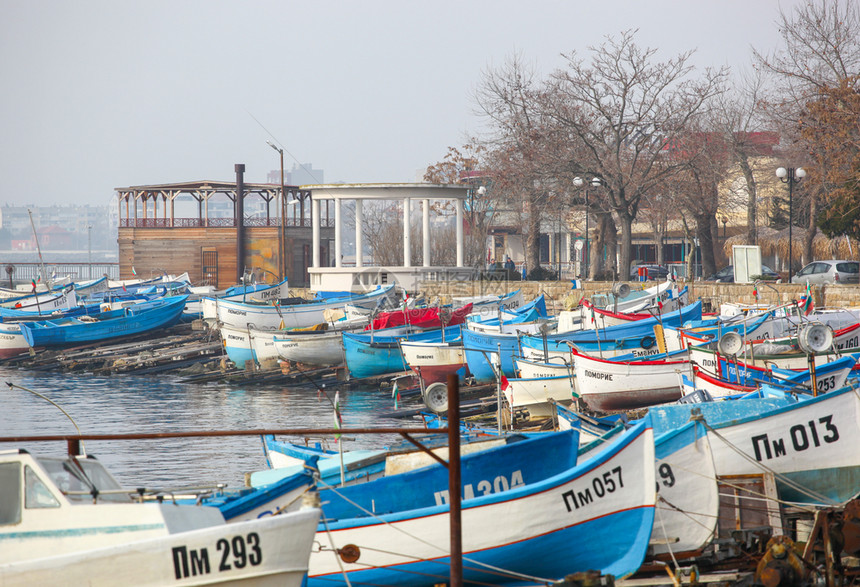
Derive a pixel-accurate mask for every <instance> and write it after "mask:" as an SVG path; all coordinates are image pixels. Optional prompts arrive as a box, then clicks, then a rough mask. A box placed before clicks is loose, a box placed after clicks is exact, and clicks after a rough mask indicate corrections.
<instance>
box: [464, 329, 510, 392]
mask: <svg viewBox="0 0 860 587" xmlns="http://www.w3.org/2000/svg"><path fill="white" fill-rule="evenodd" d="M463 351H464V352H465V354H466V365H468V367H469V372H470V373H471V374H472V376H473V377H474V378H475V382H476V383H479V384H481V383H495V382H496V381H497V380H498V378H499V376H498V374H497V373H498V372H499V371H501V373H502V374H503V375H505V376H506V377H515V376H516V369H515V366H514V355H515V354H520V337H519V336H518V335H517V334H516V333H493V332H476V331H474V330H472V329H470V328H464V329H463Z"/></svg>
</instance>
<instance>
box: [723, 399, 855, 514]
mask: <svg viewBox="0 0 860 587" xmlns="http://www.w3.org/2000/svg"><path fill="white" fill-rule="evenodd" d="M706 421H707V416H706ZM711 426H712V427H713V429H714V433H712V434H711V435H710V436H711V450H712V451H713V454H714V462H715V463H716V466H717V474H718V475H720V476H721V477H733V476H739V475H757V474H759V475H760V474H762V473H764V472H772V473H775V474H776V475H775V477H776V479H775V480H776V485H777V489H778V491H779V495H780V498H781V499H783V500H785V501H792V502H801V503H815V504H823V505H834V504H838V503H843V502H845V501H847V500H848V499H851V498H852V497H855V496H856V495H857V492H858V488H860V451H858V450H857V447H858V446H860V394H858V391H857V389H856V388H852V387H844V388H842V389H840V390H836V391H831V392H828V393H825V394H823V395H819V396H818V397H814V398H809V399H805V400H803V401H799V402H797V403H796V404H792V405H789V406H787V407H783V408H779V409H776V410H773V411H771V412H766V413H763V414H752V415H749V416H746V417H740V418H732V419H730V420H727V421H725V422H720V423H717V422H714V423H712V424H711Z"/></svg>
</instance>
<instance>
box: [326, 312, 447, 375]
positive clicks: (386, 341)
mask: <svg viewBox="0 0 860 587" xmlns="http://www.w3.org/2000/svg"><path fill="white" fill-rule="evenodd" d="M393 330H395V331H397V333H396V334H394V335H390V334H388V333H387V331H388V329H383V330H378V331H376V332H372V333H371V332H368V331H365V332H361V333H357V332H344V333H343V337H342V339H343V352H344V358H345V360H346V367H347V369H349V374H350V375H351V376H352V377H357V378H362V377H373V376H375V375H384V374H386V373H399V372H400V371H408V370H409V364H408V363H407V362H406V359H405V358H404V356H403V351H402V350H401V349H400V341H401V340H409V341H413V342H446V341H447V342H452V341H456V340H459V339H460V335H461V327H460V325H459V324H458V325H455V326H447V327H445V328H444V329H442V328H436V329H433V330H427V331H424V332H413V333H408V334H403V333H402V329H401V328H400V327H396V328H394V329H393Z"/></svg>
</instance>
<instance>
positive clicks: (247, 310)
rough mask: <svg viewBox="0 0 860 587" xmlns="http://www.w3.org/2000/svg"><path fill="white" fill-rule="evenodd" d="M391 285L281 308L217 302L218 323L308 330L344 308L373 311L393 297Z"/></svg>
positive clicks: (277, 305)
mask: <svg viewBox="0 0 860 587" xmlns="http://www.w3.org/2000/svg"><path fill="white" fill-rule="evenodd" d="M394 294H395V291H394V285H389V286H386V287H382V288H379V289H376V290H374V291H372V292H369V293H366V294H357V295H355V296H351V297H348V298H334V299H327V300H324V301H319V302H307V303H297V304H292V305H280V304H251V303H245V302H241V301H237V300H217V319H218V321H219V322H220V323H221V324H226V325H228V326H233V327H234V328H244V327H246V326H247V325H248V324H252V325H254V326H256V327H257V328H269V329H289V328H307V327H308V326H313V325H315V324H320V323H321V322H326V317H325V312H326V311H327V310H332V309H341V308H343V307H344V306H345V305H346V304H353V305H356V306H360V307H364V308H375V307H379V306H381V305H383V304H385V303H386V301H387V300H388V299H389V298H391V297H392V296H394Z"/></svg>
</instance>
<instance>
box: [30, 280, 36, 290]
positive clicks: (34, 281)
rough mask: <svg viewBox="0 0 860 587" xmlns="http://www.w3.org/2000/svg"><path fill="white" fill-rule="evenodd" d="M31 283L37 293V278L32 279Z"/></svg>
mask: <svg viewBox="0 0 860 587" xmlns="http://www.w3.org/2000/svg"><path fill="white" fill-rule="evenodd" d="M30 283H32V284H33V291H36V278H35V277H34V278H33V279H31V280H30Z"/></svg>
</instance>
